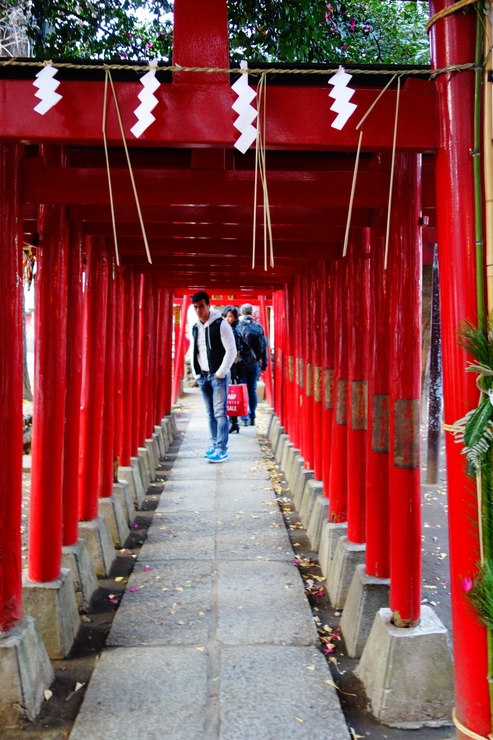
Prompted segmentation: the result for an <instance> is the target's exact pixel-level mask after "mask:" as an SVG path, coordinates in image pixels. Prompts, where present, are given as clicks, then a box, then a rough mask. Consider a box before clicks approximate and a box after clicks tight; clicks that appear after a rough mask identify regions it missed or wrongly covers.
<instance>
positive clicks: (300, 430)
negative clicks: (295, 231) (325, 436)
mask: <svg viewBox="0 0 493 740" xmlns="http://www.w3.org/2000/svg"><path fill="white" fill-rule="evenodd" d="M300 280H301V278H300V275H297V276H296V278H295V282H294V291H293V325H294V346H295V358H294V362H295V388H296V390H295V393H296V397H295V404H294V409H293V412H294V414H293V416H294V419H293V420H294V429H295V430H296V435H295V436H296V439H297V441H298V444H297V445H296V447H297V448H298V449H299V450H300V453H301V455H302V457H304V454H303V451H304V436H303V435H304V427H303V413H302V411H303V384H304V376H305V373H304V366H303V357H302V345H301V318H300V314H301V288H300Z"/></svg>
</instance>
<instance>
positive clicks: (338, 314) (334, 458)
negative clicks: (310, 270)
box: [328, 258, 348, 522]
mask: <svg viewBox="0 0 493 740" xmlns="http://www.w3.org/2000/svg"><path fill="white" fill-rule="evenodd" d="M334 299H335V300H334V302H335V311H334V317H335V332H334V400H333V406H334V411H335V413H334V414H333V416H332V444H331V464H330V473H329V491H328V492H329V521H331V522H345V521H346V520H347V417H348V380H347V378H348V375H347V322H348V317H347V259H346V258H341V260H340V263H339V265H338V269H337V281H336V286H335V291H334Z"/></svg>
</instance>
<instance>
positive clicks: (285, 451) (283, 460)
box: [281, 436, 293, 477]
mask: <svg viewBox="0 0 493 740" xmlns="http://www.w3.org/2000/svg"><path fill="white" fill-rule="evenodd" d="M292 449H293V443H292V442H290V441H289V436H288V439H287V441H286V444H285V445H284V449H283V451H282V457H281V470H282V471H283V473H284V477H286V470H287V469H288V457H289V451H290V450H292Z"/></svg>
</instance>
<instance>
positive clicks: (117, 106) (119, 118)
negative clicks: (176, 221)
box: [106, 69, 152, 265]
mask: <svg viewBox="0 0 493 740" xmlns="http://www.w3.org/2000/svg"><path fill="white" fill-rule="evenodd" d="M106 72H107V76H108V79H109V81H110V85H111V90H112V91H113V100H114V101H115V109H116V115H117V117H118V123H119V125H120V132H121V135H122V141H123V148H124V149H125V156H126V158H127V164H128V171H129V174H130V180H131V181H132V188H133V191H134V198H135V205H136V207H137V213H138V214H139V221H140V228H141V229H142V238H143V239H144V246H145V250H146V254H147V259H148V261H149V264H151V265H152V259H151V252H150V250H149V244H148V242H147V234H146V230H145V226H144V219H143V218H142V211H141V209H140V202H139V196H138V194H137V186H136V184H135V179H134V173H133V169H132V163H131V161H130V154H129V151H128V147H127V139H126V137H125V130H124V128H123V122H122V118H121V115H120V107H119V105H118V100H117V97H116V90H115V87H114V85H113V78H112V77H111V72H110V70H109V69H107V71H106Z"/></svg>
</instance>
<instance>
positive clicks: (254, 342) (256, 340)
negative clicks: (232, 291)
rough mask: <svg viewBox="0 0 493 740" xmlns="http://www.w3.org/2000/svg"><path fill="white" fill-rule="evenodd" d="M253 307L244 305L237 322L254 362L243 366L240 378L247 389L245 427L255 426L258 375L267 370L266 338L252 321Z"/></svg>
mask: <svg viewBox="0 0 493 740" xmlns="http://www.w3.org/2000/svg"><path fill="white" fill-rule="evenodd" d="M252 314H253V307H252V306H251V305H250V304H249V303H244V304H243V305H242V306H241V308H240V320H239V322H238V331H239V332H240V334H241V336H242V338H243V339H244V341H245V342H246V343H247V344H248V346H249V347H250V348H251V350H252V351H253V354H254V355H255V360H254V361H253V358H252V362H250V363H249V364H245V365H244V367H243V369H242V375H241V378H240V382H241V383H246V384H247V387H248V406H249V415H248V416H247V417H242V419H243V423H244V424H245V426H248V424H250V426H252V427H253V426H255V412H256V410H257V403H258V399H257V382H258V379H259V375H260V373H261V372H262V371H263V370H266V369H267V338H266V336H265V334H264V330H263V329H262V326H261V325H260V324H259V323H258V321H254V320H253V316H252Z"/></svg>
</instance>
